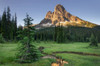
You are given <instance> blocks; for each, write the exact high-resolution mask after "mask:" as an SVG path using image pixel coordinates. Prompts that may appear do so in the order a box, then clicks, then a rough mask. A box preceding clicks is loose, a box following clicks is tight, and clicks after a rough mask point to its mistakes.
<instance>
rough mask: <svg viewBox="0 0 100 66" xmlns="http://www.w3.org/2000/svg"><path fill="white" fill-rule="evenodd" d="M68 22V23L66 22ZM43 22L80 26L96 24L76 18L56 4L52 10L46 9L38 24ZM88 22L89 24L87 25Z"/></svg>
mask: <svg viewBox="0 0 100 66" xmlns="http://www.w3.org/2000/svg"><path fill="white" fill-rule="evenodd" d="M68 22H70V23H68ZM43 23H45V24H46V23H51V24H53V25H56V24H58V23H61V24H63V25H64V26H68V25H71V24H72V25H80V26H82V27H84V26H86V27H87V26H89V27H90V25H92V27H93V26H96V24H93V23H90V22H87V21H84V20H82V19H80V18H78V17H77V16H73V15H72V14H70V13H69V12H67V11H66V10H65V8H64V7H63V6H62V5H60V4H58V5H56V7H55V9H54V12H51V11H48V12H47V14H46V16H45V18H44V19H43V20H42V21H41V22H40V24H43ZM88 24H89V25H88Z"/></svg>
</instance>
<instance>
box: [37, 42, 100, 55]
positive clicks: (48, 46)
mask: <svg viewBox="0 0 100 66" xmlns="http://www.w3.org/2000/svg"><path fill="white" fill-rule="evenodd" d="M36 45H37V46H38V47H39V46H44V47H45V49H44V52H45V53H49V54H51V53H52V52H56V51H74V52H85V53H94V54H100V43H99V47H89V43H82V42H75V43H66V44H65V43H62V44H57V43H55V42H52V43H51V42H41V43H39V44H36Z"/></svg>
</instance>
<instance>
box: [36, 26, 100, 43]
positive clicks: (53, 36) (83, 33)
mask: <svg viewBox="0 0 100 66" xmlns="http://www.w3.org/2000/svg"><path fill="white" fill-rule="evenodd" d="M92 34H93V35H94V36H95V37H97V40H98V42H100V40H99V39H100V30H99V29H97V28H95V27H94V28H86V27H75V26H69V27H67V28H66V27H62V26H61V27H60V26H58V27H49V28H44V29H39V30H38V31H37V32H36V33H35V40H41V41H45V40H51V41H56V42H68V41H71V42H89V41H90V37H91V35H92Z"/></svg>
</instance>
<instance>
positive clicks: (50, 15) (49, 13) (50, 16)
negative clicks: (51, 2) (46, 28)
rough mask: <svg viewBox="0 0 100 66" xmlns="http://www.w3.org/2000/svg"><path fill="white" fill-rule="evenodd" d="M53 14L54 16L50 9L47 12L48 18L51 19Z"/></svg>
mask: <svg viewBox="0 0 100 66" xmlns="http://www.w3.org/2000/svg"><path fill="white" fill-rule="evenodd" d="M52 16H53V14H52V12H51V11H49V12H48V13H47V14H46V16H45V18H46V19H51V18H52Z"/></svg>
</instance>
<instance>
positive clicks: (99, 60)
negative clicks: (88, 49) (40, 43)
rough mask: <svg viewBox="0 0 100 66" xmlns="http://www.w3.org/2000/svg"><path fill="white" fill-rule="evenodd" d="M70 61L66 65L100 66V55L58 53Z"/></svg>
mask: <svg viewBox="0 0 100 66" xmlns="http://www.w3.org/2000/svg"><path fill="white" fill-rule="evenodd" d="M57 56H59V57H62V58H63V59H65V60H66V61H68V62H69V64H68V65H65V66H100V57H96V56H82V55H77V54H65V53H63V54H57Z"/></svg>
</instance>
